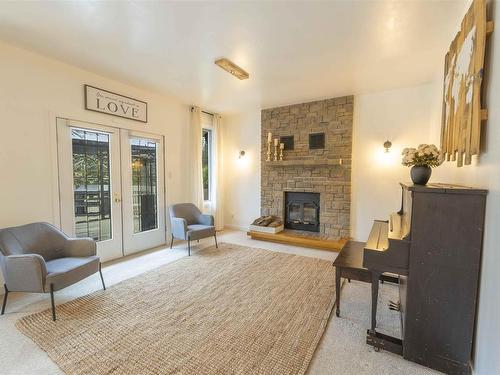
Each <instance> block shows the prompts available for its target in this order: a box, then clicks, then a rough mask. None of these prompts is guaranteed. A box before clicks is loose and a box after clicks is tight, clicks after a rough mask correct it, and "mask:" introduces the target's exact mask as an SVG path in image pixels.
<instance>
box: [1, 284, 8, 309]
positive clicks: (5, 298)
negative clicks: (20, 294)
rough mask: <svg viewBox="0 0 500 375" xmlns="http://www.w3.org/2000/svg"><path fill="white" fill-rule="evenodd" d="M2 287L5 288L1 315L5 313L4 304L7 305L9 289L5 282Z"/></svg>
mask: <svg viewBox="0 0 500 375" xmlns="http://www.w3.org/2000/svg"><path fill="white" fill-rule="evenodd" d="M3 288H4V289H5V294H4V295H3V304H2V315H3V314H4V313H5V306H7V296H8V295H9V289H7V284H3Z"/></svg>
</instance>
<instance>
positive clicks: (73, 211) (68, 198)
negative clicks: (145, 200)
mask: <svg viewBox="0 0 500 375" xmlns="http://www.w3.org/2000/svg"><path fill="white" fill-rule="evenodd" d="M119 134H120V133H119V130H118V129H115V128H111V127H106V126H101V125H96V124H90V123H85V122H80V121H74V120H67V119H57V139H58V145H57V147H58V165H59V194H60V214H61V229H62V230H63V231H64V232H66V233H67V234H68V235H70V236H74V237H90V238H93V239H94V240H96V241H97V252H98V255H99V256H100V257H101V259H102V260H103V261H106V260H110V259H114V258H118V257H120V256H123V243H122V241H123V237H122V225H121V223H122V220H121V212H122V209H121V176H120V164H121V163H120V137H119Z"/></svg>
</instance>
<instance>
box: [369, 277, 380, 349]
mask: <svg viewBox="0 0 500 375" xmlns="http://www.w3.org/2000/svg"><path fill="white" fill-rule="evenodd" d="M380 275H381V272H376V271H372V326H371V329H370V333H371V334H372V335H374V336H375V335H376V330H375V329H376V328H377V303H378V286H379V285H378V283H379V280H380ZM375 350H376V351H379V350H380V349H379V348H378V347H375Z"/></svg>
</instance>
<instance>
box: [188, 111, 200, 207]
mask: <svg viewBox="0 0 500 375" xmlns="http://www.w3.org/2000/svg"><path fill="white" fill-rule="evenodd" d="M190 130H191V135H190V138H191V142H190V143H191V168H192V172H191V196H192V201H193V203H194V204H195V205H196V206H197V207H198V208H199V209H200V210H203V172H202V165H201V164H202V160H201V151H202V150H201V147H202V145H201V139H202V129H201V109H200V108H198V107H191V124H190Z"/></svg>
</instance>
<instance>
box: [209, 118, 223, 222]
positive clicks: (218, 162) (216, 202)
mask: <svg viewBox="0 0 500 375" xmlns="http://www.w3.org/2000/svg"><path fill="white" fill-rule="evenodd" d="M212 141H213V145H212V150H213V151H212V152H213V154H212V197H211V202H210V213H211V214H212V215H213V216H214V217H215V229H216V230H222V229H224V206H223V197H224V191H223V189H224V183H223V179H222V178H223V165H222V163H223V152H222V117H221V116H220V115H218V114H214V118H213V138H212Z"/></svg>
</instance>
